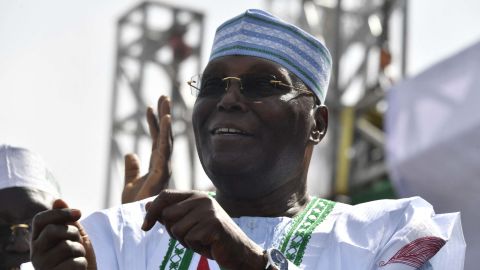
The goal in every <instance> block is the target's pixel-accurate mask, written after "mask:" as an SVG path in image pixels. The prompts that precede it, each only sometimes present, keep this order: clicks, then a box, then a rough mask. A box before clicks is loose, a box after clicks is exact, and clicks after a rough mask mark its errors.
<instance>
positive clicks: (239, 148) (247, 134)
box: [142, 56, 328, 269]
mask: <svg viewBox="0 0 480 270" xmlns="http://www.w3.org/2000/svg"><path fill="white" fill-rule="evenodd" d="M254 72H259V73H260V72H261V73H270V74H273V75H275V76H276V77H277V78H281V79H282V80H284V81H285V82H287V83H290V84H291V83H292V79H291V78H290V76H289V74H288V72H287V71H286V70H285V69H283V68H282V67H281V66H279V65H277V64H275V63H272V62H270V61H267V60H262V59H259V58H254V57H240V56H228V57H223V58H219V59H217V60H214V61H212V62H210V64H209V65H208V66H207V68H206V69H205V72H204V74H209V75H214V76H217V77H220V78H223V77H227V76H235V77H240V76H241V75H244V74H249V73H254ZM314 104H315V102H314V100H313V98H311V97H310V96H303V95H299V94H298V93H295V92H294V91H286V92H282V93H279V94H278V95H274V96H269V97H262V98H257V99H254V100H252V99H248V98H246V97H244V96H243V95H242V94H241V93H240V90H239V86H238V85H236V86H231V87H230V88H229V89H228V91H227V92H226V93H225V94H224V95H223V96H221V97H201V98H198V99H197V102H196V103H195V107H194V111H193V127H194V131H195V138H196V143H197V149H198V153H199V156H200V160H201V162H202V165H203V168H204V170H205V172H206V173H207V175H208V176H209V177H210V178H211V179H212V181H213V183H214V184H215V186H216V188H217V196H216V200H214V199H211V198H209V197H208V196H207V195H206V194H204V193H200V192H180V191H168V190H167V191H163V192H161V193H160V194H159V196H158V197H157V198H156V199H155V200H154V201H153V202H152V203H150V204H148V205H147V215H146V217H145V222H144V225H143V227H142V228H143V229H144V230H149V229H151V228H152V227H153V225H154V223H155V222H156V221H158V222H160V223H162V224H163V225H165V227H166V228H167V231H168V232H169V234H170V235H171V236H172V237H174V238H175V239H177V240H178V241H180V242H181V243H182V244H183V245H184V246H186V247H188V248H190V249H192V250H194V251H196V252H197V253H200V254H202V255H204V256H206V257H208V258H211V259H214V260H216V261H217V263H218V264H219V265H220V266H221V267H223V268H225V269H263V268H264V267H265V263H266V258H265V257H264V255H263V253H262V248H261V247H260V246H258V245H257V244H256V243H254V242H253V241H252V240H250V239H249V238H248V237H247V236H246V235H245V234H244V233H243V232H242V230H241V229H240V228H239V227H238V226H237V225H236V224H235V223H234V222H233V220H232V219H231V217H238V216H290V217H292V216H294V215H295V214H297V213H298V212H299V211H301V210H302V209H303V208H304V206H305V205H306V203H307V202H308V200H309V198H308V195H307V194H306V183H305V181H306V176H307V170H308V165H309V162H310V158H311V154H312V148H313V145H315V144H317V143H318V142H319V141H320V140H321V139H322V138H323V136H324V135H325V132H326V128H327V117H328V111H327V109H326V107H324V106H318V107H317V106H315V105H314ZM218 128H230V129H232V128H233V129H236V130H240V131H241V132H240V133H239V132H232V133H223V134H222V133H218V132H215V131H216V129H218ZM245 258H249V259H248V260H245Z"/></svg>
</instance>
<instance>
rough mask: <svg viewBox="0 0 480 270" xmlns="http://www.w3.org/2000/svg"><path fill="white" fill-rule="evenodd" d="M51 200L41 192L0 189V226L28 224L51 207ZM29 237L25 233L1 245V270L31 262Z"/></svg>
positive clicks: (14, 188)
mask: <svg viewBox="0 0 480 270" xmlns="http://www.w3.org/2000/svg"><path fill="white" fill-rule="evenodd" d="M52 202H53V197H52V196H51V195H50V194H48V193H46V192H43V191H41V190H37V189H32V188H25V187H12V188H7V189H2V190H0V224H1V225H12V224H31V223H32V219H33V217H34V216H35V214H37V213H39V212H42V211H45V210H47V209H50V208H51V205H52ZM29 241H30V239H29V234H28V233H27V232H26V231H25V230H19V231H17V232H16V234H15V237H13V238H11V237H6V238H4V239H1V242H0V269H2V270H3V269H7V270H10V269H19V267H20V264H22V263H24V262H28V261H30V243H29Z"/></svg>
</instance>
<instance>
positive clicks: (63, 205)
mask: <svg viewBox="0 0 480 270" xmlns="http://www.w3.org/2000/svg"><path fill="white" fill-rule="evenodd" d="M52 208H53V209H62V208H68V204H67V203H66V202H65V201H64V200H62V199H58V200H55V201H54V202H53V205H52Z"/></svg>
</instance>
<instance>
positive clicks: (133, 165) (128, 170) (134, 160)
mask: <svg viewBox="0 0 480 270" xmlns="http://www.w3.org/2000/svg"><path fill="white" fill-rule="evenodd" d="M139 177H140V159H139V158H138V156H137V155H135V154H126V155H125V185H127V184H128V183H130V182H132V181H133V180H135V179H137V178H139Z"/></svg>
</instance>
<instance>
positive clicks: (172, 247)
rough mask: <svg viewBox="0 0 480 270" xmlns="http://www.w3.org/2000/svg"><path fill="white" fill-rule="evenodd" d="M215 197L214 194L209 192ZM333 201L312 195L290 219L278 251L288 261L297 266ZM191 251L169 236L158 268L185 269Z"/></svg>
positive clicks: (187, 266)
mask: <svg viewBox="0 0 480 270" xmlns="http://www.w3.org/2000/svg"><path fill="white" fill-rule="evenodd" d="M209 195H210V196H212V197H215V195H214V194H209ZM334 206H335V202H332V201H329V200H324V199H319V198H316V197H313V198H312V200H311V201H310V202H309V203H308V205H307V207H306V208H305V210H303V211H302V212H301V213H300V214H299V215H297V216H296V217H295V218H293V220H292V225H291V226H290V229H289V230H288V232H287V233H286V234H285V235H284V238H283V240H282V241H281V245H280V248H279V249H280V251H282V253H283V254H285V256H286V257H287V259H288V260H289V261H291V262H292V263H294V264H295V265H297V266H299V265H300V264H301V263H302V259H303V255H304V254H305V249H306V248H307V245H308V242H309V241H310V238H311V236H312V232H313V230H314V229H315V228H316V227H317V226H318V225H320V224H321V223H322V222H323V221H324V220H325V218H326V217H327V216H328V215H329V214H330V212H332V210H333V207H334ZM193 253H194V252H193V251H192V250H190V249H186V248H185V247H183V246H182V245H181V244H180V243H178V241H177V240H175V239H173V238H171V239H170V241H169V242H168V249H167V253H166V254H165V257H164V258H163V261H162V264H161V265H160V270H166V269H168V270H187V269H188V268H189V266H190V263H191V261H192V258H193Z"/></svg>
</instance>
